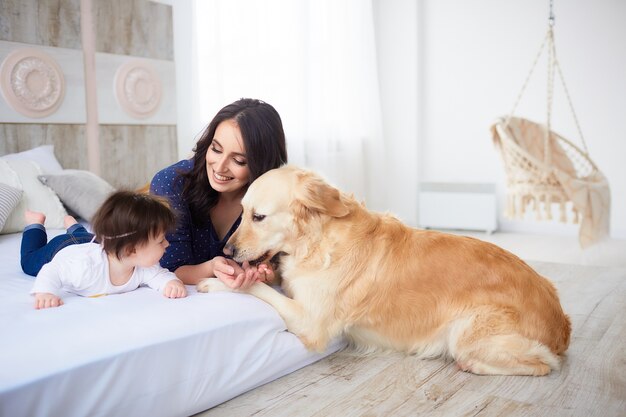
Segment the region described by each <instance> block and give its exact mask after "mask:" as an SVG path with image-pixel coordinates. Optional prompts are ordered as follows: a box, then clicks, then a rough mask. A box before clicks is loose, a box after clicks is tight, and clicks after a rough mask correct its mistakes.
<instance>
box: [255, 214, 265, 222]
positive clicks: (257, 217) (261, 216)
mask: <svg viewBox="0 0 626 417" xmlns="http://www.w3.org/2000/svg"><path fill="white" fill-rule="evenodd" d="M264 218H265V214H256V213H255V214H253V215H252V221H253V222H260V221H262V220H263V219H264Z"/></svg>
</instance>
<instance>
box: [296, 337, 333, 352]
mask: <svg viewBox="0 0 626 417" xmlns="http://www.w3.org/2000/svg"><path fill="white" fill-rule="evenodd" d="M298 338H300V341H301V342H302V344H303V345H304V347H306V348H307V349H308V350H310V351H311V352H317V353H324V352H325V351H326V345H327V343H326V342H324V341H322V340H319V339H314V338H310V337H306V336H303V335H298Z"/></svg>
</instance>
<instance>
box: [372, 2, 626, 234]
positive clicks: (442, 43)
mask: <svg viewBox="0 0 626 417" xmlns="http://www.w3.org/2000/svg"><path fill="white" fill-rule="evenodd" d="M411 3H413V2H411V1H404V0H392V1H389V2H387V1H381V0H379V15H378V20H379V21H381V22H379V25H378V26H379V28H380V30H381V33H380V34H379V36H378V38H379V41H380V45H379V46H380V54H379V55H380V56H379V61H380V68H381V69H380V73H381V76H382V77H383V79H382V80H381V89H382V91H383V95H382V96H383V98H384V101H383V105H384V106H386V107H385V108H384V116H385V117H384V126H385V131H386V133H387V132H389V133H390V134H393V135H398V132H399V131H401V128H402V127H407V126H408V127H409V129H408V130H407V131H406V132H405V133H406V134H405V135H401V134H400V136H401V137H402V141H404V142H403V143H399V144H398V146H399V149H408V150H409V151H410V152H408V154H410V156H414V155H413V154H412V152H413V149H414V148H415V147H416V145H415V141H418V143H419V144H418V145H417V148H416V149H417V155H416V158H417V165H418V166H419V168H418V171H417V173H414V168H413V167H411V166H408V165H407V164H406V162H405V160H406V158H402V157H400V159H398V161H399V164H398V166H397V168H398V169H402V170H404V173H402V172H399V173H396V174H395V175H396V176H397V177H400V178H402V177H403V176H405V174H406V177H408V178H413V177H414V176H416V177H417V179H419V180H421V181H446V182H447V181H452V182H495V183H497V184H498V190H499V191H498V192H499V196H498V197H499V200H500V201H502V198H503V195H504V186H503V184H504V172H503V167H502V163H501V161H500V159H499V156H498V154H497V153H496V151H495V149H494V148H493V146H492V143H491V137H490V134H489V130H488V129H489V126H490V124H491V123H492V122H493V120H494V119H495V118H496V117H497V116H500V115H504V114H506V113H508V112H509V111H510V110H511V107H512V105H513V103H514V101H515V98H516V97H517V94H518V92H519V90H520V88H521V86H522V83H523V81H524V79H525V77H526V75H527V73H528V71H529V69H530V66H531V64H532V61H533V59H534V57H535V54H536V52H537V51H538V48H539V45H540V44H541V41H542V40H543V38H544V36H545V33H546V30H547V27H548V26H547V23H548V21H547V17H548V1H547V0H515V1H514V0H474V1H464V0H423V1H421V2H419V1H418V2H417V3H418V6H414V5H413V6H412V5H411ZM398 7H403V8H405V9H404V11H405V13H404V14H403V13H402V11H401V10H399V9H398ZM554 7H555V9H554V11H555V16H556V25H555V38H556V48H557V54H558V58H559V61H560V63H561V67H562V69H563V73H564V77H565V81H566V82H567V84H568V87H569V91H570V95H571V98H572V101H573V103H574V107H575V109H576V113H577V115H578V118H579V121H580V124H581V128H582V131H583V134H584V135H585V139H586V141H587V145H588V147H589V152H590V155H591V157H592V158H593V159H594V161H595V162H596V164H597V165H598V166H599V167H600V169H601V170H602V171H603V172H604V174H605V175H606V176H607V177H608V180H609V183H610V186H611V192H612V212H611V235H612V236H613V237H617V238H626V160H625V158H626V124H624V123H623V120H624V117H625V116H626V24H625V23H626V2H625V1H623V0H596V1H593V2H590V1H588V0H568V1H558V0H557V1H555V6H554ZM416 12H417V13H416ZM414 14H417V16H414ZM410 16H414V17H413V19H414V23H415V26H416V28H418V29H417V30H416V33H417V34H418V36H420V35H421V38H420V39H418V41H415V40H413V39H410V36H412V33H410V31H406V32H403V31H402V30H403V29H402V27H403V25H404V24H406V22H407V21H408V20H407V19H411V17H410ZM396 19H399V20H396ZM396 24H398V25H399V26H400V28H398V29H397V30H396V29H394V26H395V25H396ZM390 33H391V34H390ZM405 36H406V38H403V37H405ZM410 57H416V58H417V59H418V60H419V67H418V68H417V73H419V74H421V75H420V76H419V84H418V85H417V87H415V86H414V85H413V82H414V79H413V77H411V76H408V75H407V74H406V71H405V69H404V68H402V67H398V63H399V62H402V61H405V62H412V58H410ZM544 59H545V56H544ZM546 65H547V64H546V61H545V60H542V61H540V63H539V65H538V67H537V69H536V70H535V75H534V76H533V78H532V79H531V82H530V85H529V88H528V90H527V92H526V93H525V96H524V98H523V99H522V102H521V104H520V106H519V109H518V111H517V114H518V115H520V116H523V117H527V118H529V119H532V120H536V121H539V122H544V121H545V119H546V101H545V100H546ZM402 82H404V83H405V86H406V88H405V89H403V88H402V87H400V86H399V85H400V84H401V83H402ZM418 91H419V94H420V97H418V98H416V99H410V98H407V97H406V95H410V94H413V93H416V92H418ZM403 101H409V102H413V101H415V102H417V103H418V109H417V110H416V112H415V117H416V119H417V126H418V128H417V132H418V135H417V136H412V133H413V132H415V127H414V125H413V124H411V123H409V122H407V120H406V118H405V115H404V114H396V113H395V108H396V107H397V106H399V105H401V103H402V102H403ZM552 120H553V121H552V126H553V129H554V130H555V131H557V132H559V133H560V134H562V135H563V136H565V137H567V138H569V139H570V140H571V141H572V142H574V143H576V144H580V139H579V136H578V134H577V130H576V127H575V124H574V121H573V118H572V116H571V113H570V111H569V107H568V105H567V101H566V99H565V95H564V94H563V91H562V90H561V89H560V86H557V89H556V93H555V102H554V106H553V119H552ZM395 151H398V149H396V150H395ZM395 151H394V152H395ZM405 156H406V155H405ZM404 187H406V188H407V189H408V194H409V197H408V198H409V201H410V203H411V204H412V202H413V197H412V196H410V194H411V192H412V189H411V188H410V187H411V185H410V184H408V183H407V184H405V185H404ZM405 194H406V193H405ZM390 204H393V205H394V206H395V207H391V211H398V210H397V207H401V204H399V203H398V202H390ZM500 228H501V230H517V231H528V232H539V231H541V232H543V233H550V234H565V235H570V234H571V235H575V234H576V233H577V227H576V226H574V225H562V224H560V223H556V222H535V221H534V220H532V219H530V220H524V221H511V220H505V219H503V218H500Z"/></svg>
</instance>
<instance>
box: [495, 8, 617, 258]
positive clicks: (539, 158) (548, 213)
mask: <svg viewBox="0 0 626 417" xmlns="http://www.w3.org/2000/svg"><path fill="white" fill-rule="evenodd" d="M553 27H554V15H553V13H552V3H551V4H550V19H549V27H548V33H547V34H546V37H545V39H544V41H543V43H542V44H541V47H540V48H539V52H538V53H537V56H536V57H535V60H534V62H533V64H532V66H531V69H530V72H529V74H528V76H527V77H526V81H525V82H524V84H523V86H522V89H521V91H520V93H519V95H518V97H517V100H516V102H515V104H514V106H513V109H512V110H511V113H510V114H509V115H508V116H506V117H501V118H499V119H498V120H497V121H496V123H495V124H493V125H492V126H491V133H492V135H493V141H494V144H495V145H496V148H497V149H498V150H499V152H500V155H501V157H502V160H503V162H504V168H505V173H506V186H507V200H506V204H505V210H504V215H505V216H506V217H508V218H523V217H524V215H525V213H526V210H527V209H528V208H529V207H530V208H531V209H532V210H534V211H535V214H536V217H537V219H548V220H551V219H552V218H553V216H552V206H553V204H557V205H558V206H559V211H560V215H559V216H558V217H559V220H561V221H562V222H567V221H568V211H569V210H568V207H570V208H571V211H572V213H571V214H572V215H571V216H569V217H570V220H571V221H572V222H574V223H580V231H579V242H580V245H581V246H582V247H583V248H584V247H587V246H589V245H590V244H592V243H594V242H597V241H598V240H600V239H602V238H604V237H606V236H607V235H608V231H609V213H610V200H611V197H610V190H609V184H608V181H607V180H606V177H605V176H604V175H603V174H602V172H600V170H599V169H598V167H597V166H596V164H595V163H594V162H593V161H592V160H591V158H590V157H589V152H588V150H587V144H586V143H585V140H584V137H583V135H582V131H581V130H580V126H579V124H578V118H577V117H576V113H575V112H574V106H573V105H572V101H571V99H570V96H569V92H568V90H567V86H566V85H565V80H564V78H563V74H562V72H561V67H560V65H559V62H558V60H557V57H556V49H555V46H554V30H553ZM546 45H547V46H548V98H547V102H548V103H547V104H548V106H547V110H548V111H547V121H546V124H545V125H541V124H538V123H535V122H533V121H530V120H528V119H524V118H520V117H514V116H513V114H514V113H515V109H516V108H517V105H518V104H519V101H520V99H521V97H522V95H523V93H524V90H525V89H526V86H527V84H528V81H529V79H530V77H531V75H532V73H533V71H534V69H535V66H536V64H537V61H538V60H539V57H540V56H541V54H542V52H543V50H544V47H545V46H546ZM555 70H556V71H557V72H558V76H559V78H560V80H561V83H562V85H563V89H564V91H565V95H566V97H567V100H568V103H569V106H570V109H571V111H572V114H573V116H574V121H575V123H576V127H577V129H578V133H579V134H580V138H581V142H582V149H580V148H579V147H577V146H576V145H574V144H573V143H572V142H570V141H569V140H567V139H565V138H564V137H562V136H560V135H558V134H557V133H555V132H553V131H552V130H551V125H550V122H551V112H552V98H553V92H554V76H555ZM570 202H571V204H568V203H570Z"/></svg>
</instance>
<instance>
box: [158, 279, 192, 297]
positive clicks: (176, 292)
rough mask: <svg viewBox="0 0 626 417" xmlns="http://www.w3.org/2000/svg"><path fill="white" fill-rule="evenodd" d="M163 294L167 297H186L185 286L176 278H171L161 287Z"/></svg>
mask: <svg viewBox="0 0 626 417" xmlns="http://www.w3.org/2000/svg"><path fill="white" fill-rule="evenodd" d="M163 295H164V296H166V297H167V298H184V297H187V288H185V284H183V283H182V281H180V280H178V279H173V280H171V281H170V282H168V283H167V284H165V288H163Z"/></svg>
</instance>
